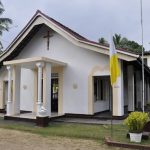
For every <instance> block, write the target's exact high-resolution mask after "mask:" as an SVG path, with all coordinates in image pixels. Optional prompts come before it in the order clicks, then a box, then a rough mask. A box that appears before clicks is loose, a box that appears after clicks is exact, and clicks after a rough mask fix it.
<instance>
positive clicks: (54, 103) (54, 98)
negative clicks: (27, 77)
mask: <svg viewBox="0 0 150 150" xmlns="http://www.w3.org/2000/svg"><path fill="white" fill-rule="evenodd" d="M58 92H59V83H58V78H52V79H51V111H52V112H58Z"/></svg>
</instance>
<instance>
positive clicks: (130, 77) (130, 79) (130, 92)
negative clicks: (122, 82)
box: [127, 65, 135, 111]
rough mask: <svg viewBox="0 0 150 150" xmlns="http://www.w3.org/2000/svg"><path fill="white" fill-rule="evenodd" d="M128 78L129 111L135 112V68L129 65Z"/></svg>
mask: <svg viewBox="0 0 150 150" xmlns="http://www.w3.org/2000/svg"><path fill="white" fill-rule="evenodd" d="M127 76H128V81H127V82H128V111H134V108H135V107H134V68H133V66H132V65H129V66H128V68H127Z"/></svg>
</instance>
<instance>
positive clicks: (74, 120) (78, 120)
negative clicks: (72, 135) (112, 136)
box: [54, 117, 123, 124]
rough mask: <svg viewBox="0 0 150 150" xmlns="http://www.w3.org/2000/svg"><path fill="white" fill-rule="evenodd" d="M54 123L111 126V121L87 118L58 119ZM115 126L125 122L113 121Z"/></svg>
mask: <svg viewBox="0 0 150 150" xmlns="http://www.w3.org/2000/svg"><path fill="white" fill-rule="evenodd" d="M54 122H66V123H83V124H111V120H102V119H94V118H93V119H87V118H65V117H64V118H58V119H55V121H54ZM112 123H113V124H122V123H123V120H112Z"/></svg>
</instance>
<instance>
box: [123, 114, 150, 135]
mask: <svg viewBox="0 0 150 150" xmlns="http://www.w3.org/2000/svg"><path fill="white" fill-rule="evenodd" d="M148 120H149V116H148V113H145V112H132V113H130V114H129V116H128V117H127V118H126V119H125V120H124V124H125V125H126V126H127V127H128V128H129V132H130V133H141V132H142V131H143V128H144V126H145V124H146V123H147V122H148Z"/></svg>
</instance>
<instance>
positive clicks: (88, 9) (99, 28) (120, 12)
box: [1, 0, 150, 50]
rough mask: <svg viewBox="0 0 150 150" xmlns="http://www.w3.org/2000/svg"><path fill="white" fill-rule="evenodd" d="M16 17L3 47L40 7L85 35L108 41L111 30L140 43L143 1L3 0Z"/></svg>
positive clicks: (148, 9) (147, 5)
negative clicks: (141, 5)
mask: <svg viewBox="0 0 150 150" xmlns="http://www.w3.org/2000/svg"><path fill="white" fill-rule="evenodd" d="M2 3H3V5H4V8H5V12H4V14H3V16H2V17H9V18H11V19H12V20H13V24H12V25H11V26H10V30H9V32H5V33H4V34H3V36H2V37H1V40H2V43H3V46H4V49H5V48H6V47H7V46H8V45H9V44H10V43H11V41H12V40H13V39H14V38H15V37H16V36H17V34H18V33H19V32H20V31H21V29H22V28H23V27H24V26H25V25H26V24H27V23H28V21H29V20H30V19H31V18H32V16H33V15H34V14H35V12H36V11H37V10H38V9H39V10H41V11H42V12H43V13H45V14H47V15H48V16H50V17H52V18H54V19H55V20H57V21H59V22H61V23H62V24H64V25H66V26H68V27H69V28H71V29H73V30H74V31H76V32H77V33H79V34H81V35H82V36H84V37H86V38H88V39H90V40H94V41H98V39H99V38H100V37H104V38H105V39H106V40H108V41H109V39H110V35H111V33H117V34H121V35H122V37H127V38H128V39H129V40H134V41H136V42H138V43H139V44H141V18H140V0H2ZM149 14H150V1H149V0H143V28H144V47H145V49H146V50H150V18H149Z"/></svg>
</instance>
